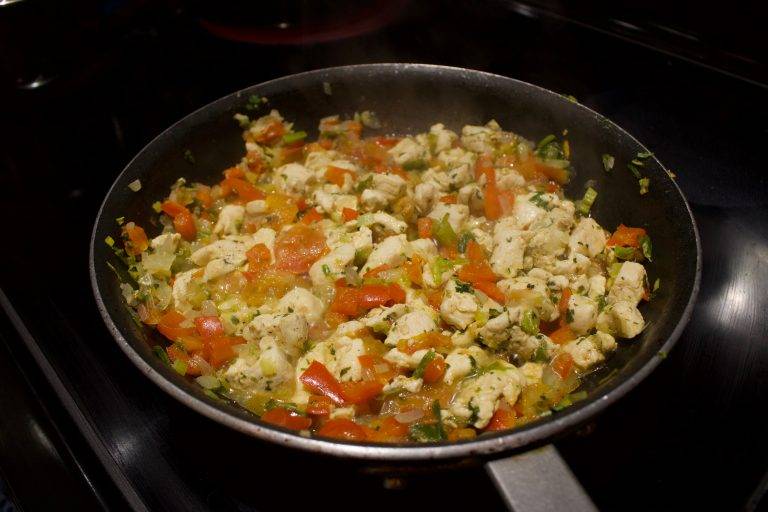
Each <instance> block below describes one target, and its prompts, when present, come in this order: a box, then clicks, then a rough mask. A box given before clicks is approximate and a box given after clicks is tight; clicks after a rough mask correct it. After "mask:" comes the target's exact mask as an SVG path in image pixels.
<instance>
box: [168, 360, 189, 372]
mask: <svg viewBox="0 0 768 512" xmlns="http://www.w3.org/2000/svg"><path fill="white" fill-rule="evenodd" d="M171 367H172V368H173V369H174V370H175V371H176V373H178V374H179V375H186V374H187V363H185V362H184V361H182V360H181V359H177V360H175V361H174V362H173V364H172V365H171Z"/></svg>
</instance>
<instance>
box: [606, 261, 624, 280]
mask: <svg viewBox="0 0 768 512" xmlns="http://www.w3.org/2000/svg"><path fill="white" fill-rule="evenodd" d="M622 265H623V263H614V264H612V265H611V268H609V269H608V275H609V276H610V277H611V278H612V279H615V278H616V276H617V275H619V272H620V271H621V266H622Z"/></svg>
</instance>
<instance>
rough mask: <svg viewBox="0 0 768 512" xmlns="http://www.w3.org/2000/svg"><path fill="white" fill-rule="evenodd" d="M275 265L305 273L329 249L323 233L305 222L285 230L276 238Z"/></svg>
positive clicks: (290, 270)
mask: <svg viewBox="0 0 768 512" xmlns="http://www.w3.org/2000/svg"><path fill="white" fill-rule="evenodd" d="M274 251H275V266H276V267H277V268H278V269H281V270H286V271H288V272H291V273H293V274H303V273H305V272H307V271H308V270H309V267H310V266H312V264H313V263H314V262H316V261H317V260H318V259H320V257H321V256H322V255H323V254H325V253H326V252H327V251H328V247H327V246H326V245H325V236H323V234H322V233H321V232H320V231H318V230H316V229H313V228H311V227H309V226H306V225H304V224H296V225H295V226H293V227H291V228H290V229H288V230H287V231H283V232H282V233H280V235H279V236H278V237H277V240H275V249H274Z"/></svg>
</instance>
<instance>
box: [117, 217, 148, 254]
mask: <svg viewBox="0 0 768 512" xmlns="http://www.w3.org/2000/svg"><path fill="white" fill-rule="evenodd" d="M123 231H124V232H125V236H126V237H127V240H126V241H125V252H127V253H128V254H133V255H134V256H138V255H139V254H141V253H142V252H144V251H146V250H147V249H148V248H149V240H148V239H147V234H146V233H145V232H144V229H143V228H141V227H139V226H137V225H136V224H134V223H130V224H129V225H128V226H125V227H124V228H123Z"/></svg>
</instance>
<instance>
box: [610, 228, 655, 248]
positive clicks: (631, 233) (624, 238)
mask: <svg viewBox="0 0 768 512" xmlns="http://www.w3.org/2000/svg"><path fill="white" fill-rule="evenodd" d="M645 234H646V233H645V230H644V229H643V228H630V227H627V226H625V225H624V224H620V225H619V227H618V228H616V231H614V233H613V234H612V235H611V237H610V238H609V239H608V240H607V241H606V242H605V245H606V246H607V247H611V246H614V245H618V246H621V247H640V239H641V238H642V237H644V236H645Z"/></svg>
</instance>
